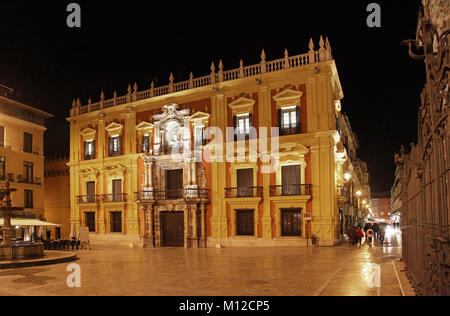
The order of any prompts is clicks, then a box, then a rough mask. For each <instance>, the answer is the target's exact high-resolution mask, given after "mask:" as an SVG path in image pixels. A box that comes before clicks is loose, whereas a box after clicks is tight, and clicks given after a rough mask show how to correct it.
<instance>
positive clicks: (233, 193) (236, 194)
mask: <svg viewBox="0 0 450 316" xmlns="http://www.w3.org/2000/svg"><path fill="white" fill-rule="evenodd" d="M262 196H263V187H243V188H225V198H246V197H262Z"/></svg>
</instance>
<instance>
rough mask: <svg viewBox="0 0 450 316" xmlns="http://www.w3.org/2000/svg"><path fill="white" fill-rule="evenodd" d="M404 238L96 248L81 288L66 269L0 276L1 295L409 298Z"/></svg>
mask: <svg viewBox="0 0 450 316" xmlns="http://www.w3.org/2000/svg"><path fill="white" fill-rule="evenodd" d="M400 238H401V237H400V233H398V234H397V235H394V236H393V237H392V239H390V240H388V241H387V243H386V244H385V247H381V246H380V245H375V246H374V247H372V248H370V247H368V246H364V245H363V246H362V247H361V248H359V247H350V246H349V245H348V244H344V245H342V246H338V247H330V248H322V247H319V248H318V247H309V248H308V247H302V248H300V247H298V248H297V247H295V248H258V249H248V248H222V249H182V248H160V249H142V248H132V249H127V248H122V249H114V250H112V249H106V248H103V249H101V248H95V247H94V249H93V250H91V251H81V252H79V253H78V257H79V260H78V261H76V263H77V264H79V265H80V267H81V287H80V288H69V287H68V286H67V284H66V279H67V277H68V276H69V274H70V273H69V272H66V268H67V265H68V264H67V263H65V264H58V265H53V266H45V267H32V268H18V269H9V270H0V295H38V296H40V295H57V296H59V295H62V296H66V295H67V296H72V295H74V296H79V295H80V296H81V295H113V296H116V295H121V296H122V295H125V296H126V295H138V296H147V295H148V296H401V295H402V291H403V292H405V290H406V288H405V287H404V285H403V288H402V285H401V284H402V283H401V282H399V277H398V276H397V275H398V272H396V269H395V266H394V261H395V260H396V259H398V258H400V256H401V248H400ZM374 267H375V268H377V267H379V268H380V269H379V271H380V274H379V276H380V281H381V282H380V284H379V285H380V287H377V282H376V281H375V279H376V276H375V279H374V274H373V271H376V270H377V269H374ZM400 279H401V278H400Z"/></svg>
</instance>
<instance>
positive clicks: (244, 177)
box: [236, 169, 253, 197]
mask: <svg viewBox="0 0 450 316" xmlns="http://www.w3.org/2000/svg"><path fill="white" fill-rule="evenodd" d="M236 178H237V179H236V180H237V196H238V197H252V196H253V169H238V170H236Z"/></svg>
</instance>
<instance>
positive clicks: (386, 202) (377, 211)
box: [371, 192, 392, 223]
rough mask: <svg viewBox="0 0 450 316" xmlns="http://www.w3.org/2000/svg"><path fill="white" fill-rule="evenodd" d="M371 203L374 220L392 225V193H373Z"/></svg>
mask: <svg viewBox="0 0 450 316" xmlns="http://www.w3.org/2000/svg"><path fill="white" fill-rule="evenodd" d="M371 202H372V203H371V208H372V213H373V217H374V219H377V220H380V221H384V222H386V223H388V222H389V223H390V222H391V221H392V209H391V205H392V199H391V194H390V192H377V193H373V194H372V201H371Z"/></svg>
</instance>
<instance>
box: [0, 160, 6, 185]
mask: <svg viewBox="0 0 450 316" xmlns="http://www.w3.org/2000/svg"><path fill="white" fill-rule="evenodd" d="M5 178H6V171H5V157H0V180H5Z"/></svg>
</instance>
